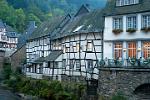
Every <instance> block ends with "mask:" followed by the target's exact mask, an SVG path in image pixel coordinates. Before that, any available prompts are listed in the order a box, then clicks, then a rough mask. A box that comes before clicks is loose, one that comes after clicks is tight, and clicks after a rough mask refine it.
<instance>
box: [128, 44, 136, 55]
mask: <svg viewBox="0 0 150 100" xmlns="http://www.w3.org/2000/svg"><path fill="white" fill-rule="evenodd" d="M128 57H130V58H133V57H134V58H135V57H136V42H129V43H128Z"/></svg>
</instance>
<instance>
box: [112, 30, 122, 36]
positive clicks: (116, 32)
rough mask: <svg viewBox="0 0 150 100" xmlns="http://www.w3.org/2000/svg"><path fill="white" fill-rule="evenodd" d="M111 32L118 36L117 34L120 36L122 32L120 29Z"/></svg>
mask: <svg viewBox="0 0 150 100" xmlns="http://www.w3.org/2000/svg"><path fill="white" fill-rule="evenodd" d="M112 32H113V33H114V34H116V35H118V34H120V33H121V32H123V30H122V29H114V30H113V31H112Z"/></svg>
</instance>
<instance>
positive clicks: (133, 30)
mask: <svg viewBox="0 0 150 100" xmlns="http://www.w3.org/2000/svg"><path fill="white" fill-rule="evenodd" d="M126 32H128V33H134V32H136V29H134V28H129V29H127V30H126Z"/></svg>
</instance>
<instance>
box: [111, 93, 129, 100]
mask: <svg viewBox="0 0 150 100" xmlns="http://www.w3.org/2000/svg"><path fill="white" fill-rule="evenodd" d="M111 100H127V98H126V97H125V96H124V95H123V93H121V92H118V93H117V94H115V95H113V96H112V98H111Z"/></svg>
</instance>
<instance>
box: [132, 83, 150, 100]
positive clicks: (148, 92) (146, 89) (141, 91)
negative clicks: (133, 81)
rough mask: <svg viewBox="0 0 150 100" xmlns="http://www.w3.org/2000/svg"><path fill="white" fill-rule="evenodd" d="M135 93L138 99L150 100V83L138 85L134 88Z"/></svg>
mask: <svg viewBox="0 0 150 100" xmlns="http://www.w3.org/2000/svg"><path fill="white" fill-rule="evenodd" d="M134 94H135V96H136V98H137V99H138V100H150V83H145V84H142V85H140V86H138V87H137V88H136V89H135V90H134Z"/></svg>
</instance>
